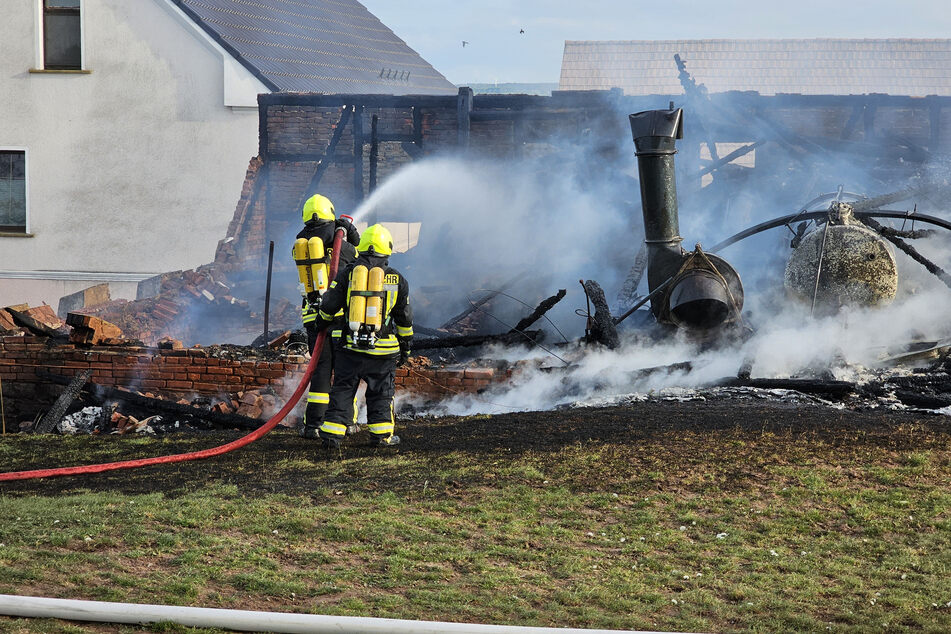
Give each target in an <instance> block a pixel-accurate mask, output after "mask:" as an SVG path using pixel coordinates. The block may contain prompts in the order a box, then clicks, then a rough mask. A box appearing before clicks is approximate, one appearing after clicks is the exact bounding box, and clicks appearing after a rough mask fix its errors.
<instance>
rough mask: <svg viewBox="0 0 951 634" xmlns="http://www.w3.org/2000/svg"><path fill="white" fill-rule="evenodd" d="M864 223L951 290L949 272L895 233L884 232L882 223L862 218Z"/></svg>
mask: <svg viewBox="0 0 951 634" xmlns="http://www.w3.org/2000/svg"><path fill="white" fill-rule="evenodd" d="M862 222H864V223H865V224H867V225H868V226H869V227H871V228H872V229H874V230H875V231H877V232H878V233H879V234H881V235H882V237H884V238H885V239H886V240H888V241H889V242H891V243H892V244H894V245H895V246H896V247H897V248H898V249H900V250H901V251H903V252H904V253H905V254H907V255H908V256H909V257H910V258H911V259H912V260H914V261H915V262H917V263H918V264H920V265H922V266H923V267H925V268H926V269H927V270H928V272H929V273H931V274H932V275H934V276H935V277H937V278H938V279H939V280H941V281H942V282H944V284H945V286H947V287H948V288H951V275H948V272H947V271H945V270H944V269H943V268H941V267H940V266H938V265H937V264H935V263H934V262H932V261H931V260H929V259H928V258H926V257H925V256H923V255H921V253H919V252H918V249H916V248H915V247H913V246H911V245H910V244H908V243H907V242H905V241H904V240H902V239H901V238H899V237H898V236H897V235H895V233H892V232H886V231H884V229H885V227H883V226H882V224H881V223H880V222H878V221H877V220H874V219H873V218H862Z"/></svg>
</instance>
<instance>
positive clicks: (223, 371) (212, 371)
mask: <svg viewBox="0 0 951 634" xmlns="http://www.w3.org/2000/svg"><path fill="white" fill-rule="evenodd" d="M208 360H209V361H211V360H212V359H208ZM207 372H208V374H232V373H233V372H234V370H232V369H231V368H208V370H207Z"/></svg>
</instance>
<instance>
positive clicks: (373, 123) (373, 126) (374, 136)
mask: <svg viewBox="0 0 951 634" xmlns="http://www.w3.org/2000/svg"><path fill="white" fill-rule="evenodd" d="M379 125H380V117H379V115H373V118H372V119H370V182H369V185H368V186H367V190H368V191H369V193H371V194H372V193H373V191H374V190H375V189H376V168H377V163H378V162H379V156H380V137H379V132H378V130H377V128H378V127H379Z"/></svg>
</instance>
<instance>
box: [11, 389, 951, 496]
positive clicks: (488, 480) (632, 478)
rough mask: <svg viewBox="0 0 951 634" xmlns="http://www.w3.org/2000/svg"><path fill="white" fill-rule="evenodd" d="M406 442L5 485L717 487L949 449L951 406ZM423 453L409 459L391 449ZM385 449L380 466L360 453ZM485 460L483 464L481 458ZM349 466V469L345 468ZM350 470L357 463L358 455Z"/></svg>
mask: <svg viewBox="0 0 951 634" xmlns="http://www.w3.org/2000/svg"><path fill="white" fill-rule="evenodd" d="M245 433H246V432H241V431H231V432H228V431H219V432H202V433H200V434H191V433H180V434H170V435H168V436H165V437H162V438H148V437H145V438H143V437H137V438H129V437H126V436H73V437H60V436H45V437H38V436H29V435H9V436H7V437H6V438H5V439H4V441H3V446H4V450H3V453H2V455H3V460H4V466H5V468H6V470H9V471H16V470H27V469H43V468H55V467H59V466H74V465H82V464H97V463H99V462H112V461H121V460H133V459H138V458H146V457H152V456H160V455H168V454H177V453H187V452H192V451H199V450H201V449H207V448H210V447H215V446H217V445H220V444H224V443H227V442H231V441H233V440H236V439H237V438H240V437H241V436H242V435H244V434H245ZM397 433H398V434H399V435H400V437H401V438H402V440H403V442H402V444H401V445H400V446H399V447H398V448H393V449H377V448H373V447H370V446H369V437H368V435H367V434H366V433H365V432H364V433H360V434H357V435H355V436H350V437H348V438H347V439H346V440H345V441H344V444H343V446H342V449H341V451H340V452H339V453H338V452H333V451H327V450H324V449H322V448H321V447H320V445H319V443H317V442H314V441H307V440H303V439H301V438H300V437H298V436H297V434H296V433H294V432H293V431H291V430H288V429H286V428H281V427H279V428H278V429H277V430H276V431H273V432H271V433H270V434H268V435H266V436H264V437H263V438H262V439H260V440H258V441H256V442H254V443H251V444H250V445H247V446H245V447H243V448H241V449H238V450H236V451H232V452H230V453H227V454H224V455H222V456H218V457H216V458H211V459H205V460H195V461H187V462H181V463H173V464H167V465H157V466H149V467H143V468H138V469H123V470H116V471H108V472H104V473H98V474H86V475H80V476H69V477H57V478H45V479H39V480H25V481H13V482H4V483H0V493H2V494H4V495H21V494H30V495H62V494H69V493H72V492H77V491H117V492H122V493H126V494H130V495H132V494H142V493H155V492H161V493H163V494H164V495H166V496H171V497H174V496H178V495H182V494H183V493H187V492H190V491H194V490H196V489H197V488H200V487H203V486H207V485H209V484H211V483H220V484H227V485H234V486H235V487H237V489H238V490H239V491H241V492H243V493H248V494H253V493H256V492H262V493H268V492H282V493H288V494H307V493H309V492H313V491H315V490H317V489H322V488H332V487H334V486H335V485H338V484H346V486H347V488H348V489H349V490H364V491H367V492H369V493H372V492H379V491H381V490H388V491H393V492H397V493H399V492H401V491H404V490H407V489H415V488H417V487H418V486H419V483H418V482H417V479H418V478H420V477H424V478H427V477H428V479H429V480H430V486H432V485H433V480H432V477H437V479H438V473H435V474H434V473H429V472H428V471H429V467H436V469H435V470H436V471H439V470H440V466H443V467H445V466H448V465H449V464H450V463H455V462H457V461H462V462H467V463H469V464H470V466H472V467H473V468H471V469H467V470H466V473H465V474H463V475H460V474H457V475H456V476H455V478H454V479H450V480H451V481H450V482H448V483H447V486H449V487H450V488H451V489H454V490H455V489H460V488H465V487H467V486H481V485H485V484H492V483H496V477H495V475H494V473H495V472H496V471H498V469H497V468H495V467H497V465H498V462H497V461H498V460H511V461H513V462H516V463H517V462H519V461H527V462H530V463H531V464H533V465H536V466H537V467H538V468H540V469H541V470H543V471H545V472H556V473H558V474H559V477H560V478H561V482H562V483H563V484H565V485H568V486H571V487H572V488H577V489H579V490H600V489H604V488H605V487H607V486H616V485H622V484H626V485H629V484H631V483H632V482H637V481H640V480H645V479H646V480H647V481H650V482H654V483H659V482H664V483H668V484H671V485H674V486H682V485H683V484H684V482H683V481H682V479H683V475H684V474H685V473H688V472H694V471H702V472H706V473H710V474H719V476H720V477H719V478H718V480H717V482H716V486H717V487H719V488H724V489H730V488H734V487H736V488H740V489H743V488H746V487H749V486H751V485H753V483H755V481H756V480H757V479H758V478H759V477H761V474H758V473H757V468H758V467H761V466H763V465H778V464H784V463H788V464H797V465H800V466H803V465H809V464H819V463H826V464H832V465H835V464H842V463H849V462H854V461H856V460H859V459H861V458H862V457H863V456H871V455H873V454H876V455H877V456H878V457H880V458H884V457H885V456H887V455H892V454H895V455H899V454H902V453H904V452H912V451H930V450H937V451H947V450H948V445H949V440H951V422H949V419H948V418H946V417H944V416H935V415H926V414H914V413H905V412H891V411H851V410H847V409H841V410H837V409H831V408H826V407H821V406H803V405H791V404H784V403H774V402H765V401H760V402H749V401H745V402H744V401H738V402H734V401H728V400H723V401H710V402H703V401H688V402H683V403H678V402H665V403H651V402H645V403H634V404H631V405H627V406H623V407H605V408H578V409H573V410H562V411H544V412H519V413H513V414H504V415H496V416H469V417H442V418H423V419H419V420H415V421H404V422H398V423H397ZM569 448H570V449H573V450H574V451H577V452H582V453H583V452H585V451H589V452H594V454H596V455H595V456H594V458H593V459H592V460H591V461H590V464H588V468H586V469H585V470H584V471H581V472H566V471H565V469H564V468H563V467H564V466H566V465H565V461H564V456H563V452H564V451H565V450H566V449H569ZM407 454H408V455H409V456H412V457H414V458H418V459H419V461H418V462H419V465H418V467H417V468H415V469H411V470H410V471H409V472H407V470H406V466H407V465H406V464H403V462H402V461H400V460H394V461H393V462H394V463H398V464H395V465H394V468H393V469H392V470H391V469H388V468H387V458H388V457H389V458H400V457H404V456H406V455H407ZM369 458H375V459H378V460H374V462H373V464H372V466H371V468H366V465H363V466H361V464H360V463H361V461H364V460H366V459H369ZM300 461H313V462H314V463H315V464H316V465H321V464H325V463H326V464H330V465H336V466H337V469H334V471H335V472H336V471H338V470H339V473H337V474H336V475H335V474H334V473H328V472H325V471H323V470H321V469H320V468H319V467H318V468H309V469H300V468H298V467H295V466H288V467H282V466H281V465H282V464H287V465H296V464H298V463H299V462H300ZM480 465H481V466H480ZM341 466H342V467H343V468H340V467H341ZM351 466H352V467H353V468H350V467H351Z"/></svg>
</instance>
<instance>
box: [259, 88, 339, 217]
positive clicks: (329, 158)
mask: <svg viewBox="0 0 951 634" xmlns="http://www.w3.org/2000/svg"><path fill="white" fill-rule="evenodd" d="M351 114H352V108H351V107H350V106H344V107H343V108H342V109H341V111H340V118H339V119H338V120H337V126H336V127H335V128H334V133H333V135H332V136H331V137H330V142H329V143H328V144H327V151H326V152H324V154H323V156H322V157H321V158H320V160H319V161H317V168H316V169H315V170H314V175H313V176H311V177H310V182H309V183H307V187H305V188H304V194H303V195H302V196H301V198H300V200H299V201H298V204H297V209H301V208H302V207H303V206H304V202H305V201H306V200H307V199H308V198H310V197H311V196H312V195H313V194H314V193H316V190H317V187H318V186H319V185H320V180H321V179H322V178H323V177H324V172H326V171H327V168H328V167H330V165H331V163H333V159H334V155H335V154H336V153H337V144H338V143H340V137H341V136H343V129H344V128H346V127H347V123H349V121H350V115H351ZM270 158H271V160H276V159H275V158H274V157H270Z"/></svg>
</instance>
